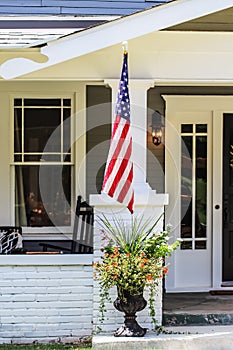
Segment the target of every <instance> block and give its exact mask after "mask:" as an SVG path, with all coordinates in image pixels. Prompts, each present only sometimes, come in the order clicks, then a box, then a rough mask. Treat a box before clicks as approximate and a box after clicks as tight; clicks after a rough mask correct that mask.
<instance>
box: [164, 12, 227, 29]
mask: <svg viewBox="0 0 233 350" xmlns="http://www.w3.org/2000/svg"><path fill="white" fill-rule="evenodd" d="M167 30H182V31H189V30H190V31H208V32H209V31H211V32H216V31H218V32H232V31H233V7H230V8H228V9H226V10H222V11H218V12H216V13H212V14H209V15H207V16H203V17H199V18H196V19H194V20H192V21H188V22H184V23H181V24H178V25H175V26H172V27H170V28H167Z"/></svg>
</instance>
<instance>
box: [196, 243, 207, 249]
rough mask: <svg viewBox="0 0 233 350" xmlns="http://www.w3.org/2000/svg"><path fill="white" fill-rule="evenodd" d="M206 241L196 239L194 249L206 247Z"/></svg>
mask: <svg viewBox="0 0 233 350" xmlns="http://www.w3.org/2000/svg"><path fill="white" fill-rule="evenodd" d="M206 248H207V247H206V241H196V242H195V249H206Z"/></svg>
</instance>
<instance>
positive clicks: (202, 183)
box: [181, 124, 208, 250]
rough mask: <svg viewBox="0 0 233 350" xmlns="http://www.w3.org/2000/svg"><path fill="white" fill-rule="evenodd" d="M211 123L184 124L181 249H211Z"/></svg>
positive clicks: (182, 127) (182, 131)
mask: <svg viewBox="0 0 233 350" xmlns="http://www.w3.org/2000/svg"><path fill="white" fill-rule="evenodd" d="M207 136H208V134H207V124H182V125H181V138H182V149H181V219H182V220H181V238H182V240H183V241H182V243H181V249H183V250H186V249H207V230H206V228H207V141H208V140H207Z"/></svg>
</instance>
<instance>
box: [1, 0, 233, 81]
mask: <svg viewBox="0 0 233 350" xmlns="http://www.w3.org/2000/svg"><path fill="white" fill-rule="evenodd" d="M232 5H233V3H232V0H222V1H221V3H220V2H219V0H205V3H204V4H203V1H202V0H174V1H171V2H169V3H166V4H163V5H160V6H156V7H154V8H151V9H149V10H144V11H142V12H139V13H135V14H132V15H129V16H126V17H122V18H119V19H115V20H112V21H109V22H108V23H103V24H100V25H97V26H95V27H92V28H89V29H86V30H82V31H80V32H77V33H74V34H70V35H67V36H66V37H63V38H59V39H57V40H53V41H50V42H47V45H46V46H42V47H41V48H38V49H37V51H36V52H35V49H34V57H33V55H32V56H31V57H30V56H29V57H27V52H25V50H24V51H22V50H18V51H17V53H14V55H16V57H17V58H12V56H11V57H10V56H9V58H8V59H7V60H6V61H5V62H4V63H3V64H2V65H1V67H0V74H1V76H2V77H3V78H4V79H12V78H16V77H20V76H22V75H25V74H29V73H31V72H34V71H37V70H40V69H43V68H46V67H50V66H53V65H55V64H58V63H62V62H65V61H68V60H71V59H73V58H77V57H80V56H83V55H87V54H89V53H92V52H95V51H98V50H101V49H104V48H107V47H110V46H112V45H116V44H119V43H121V42H123V41H125V40H130V39H135V38H137V37H141V36H143V35H146V34H150V33H152V32H155V31H160V30H165V29H166V30H167V29H169V28H171V29H172V30H179V25H181V24H184V23H188V22H189V23H191V22H193V21H194V20H195V19H197V18H201V17H203V16H208V15H210V14H214V13H218V12H219V11H224V10H227V9H231V10H232V7H233V6H232ZM231 13H232V12H231ZM230 22H231V21H229V23H230ZM201 28H202V26H199V30H201ZM228 28H229V27H228ZM183 30H189V29H188V28H185V27H183ZM28 50H29V51H28V53H31V52H32V51H30V50H32V49H28ZM36 56H37V57H36ZM23 57H24V58H23ZM32 59H34V60H36V61H37V62H35V61H32Z"/></svg>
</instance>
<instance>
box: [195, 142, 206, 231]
mask: <svg viewBox="0 0 233 350" xmlns="http://www.w3.org/2000/svg"><path fill="white" fill-rule="evenodd" d="M195 197H196V203H195V204H196V205H195V206H196V218H195V220H196V229H195V237H198V238H199V237H206V200H207V137H206V136H196V196H195Z"/></svg>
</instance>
